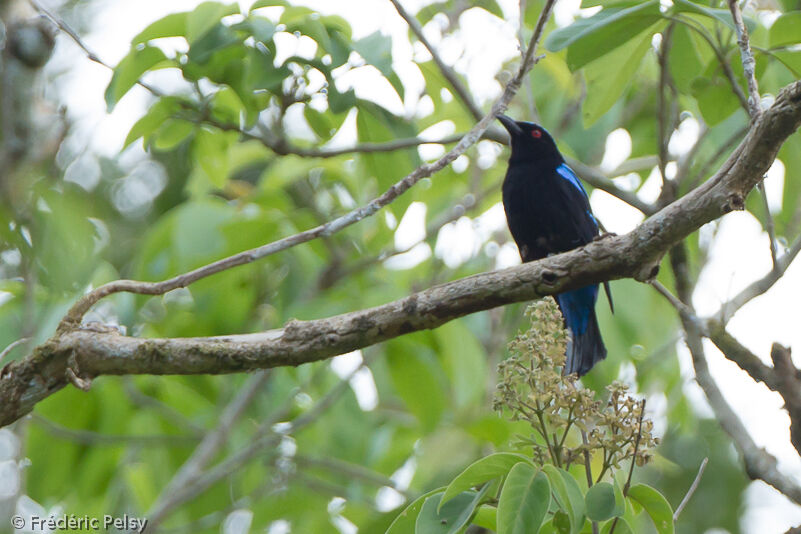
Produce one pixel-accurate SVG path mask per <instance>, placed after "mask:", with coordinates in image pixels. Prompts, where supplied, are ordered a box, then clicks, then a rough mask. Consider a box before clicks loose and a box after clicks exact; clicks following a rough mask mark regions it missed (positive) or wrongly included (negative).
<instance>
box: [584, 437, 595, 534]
mask: <svg viewBox="0 0 801 534" xmlns="http://www.w3.org/2000/svg"><path fill="white" fill-rule="evenodd" d="M581 442H582V443H583V444H584V474H585V475H586V477H587V488H588V489H589V488H591V487H592V465H591V464H590V451H589V450H588V449H587V444H588V443H589V440H587V432H586V431H585V430H584V429H581ZM590 525H591V526H592V534H598V522H597V521H591V522H590Z"/></svg>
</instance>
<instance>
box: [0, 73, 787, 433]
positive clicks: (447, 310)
mask: <svg viewBox="0 0 801 534" xmlns="http://www.w3.org/2000/svg"><path fill="white" fill-rule="evenodd" d="M800 125H801V81H798V82H795V83H793V84H791V85H790V86H788V87H786V88H785V89H784V90H782V91H781V92H780V93H779V95H778V96H777V98H776V100H775V102H774V104H773V106H771V108H770V109H768V110H766V111H765V112H764V113H763V114H762V115H761V116H760V117H759V119H758V120H757V121H756V122H755V123H754V126H753V128H752V129H751V130H750V131H749V134H748V135H747V136H746V138H745V139H744V140H743V142H742V143H741V144H740V146H739V147H738V148H737V149H736V150H735V151H734V153H733V154H732V155H731V157H730V158H729V159H728V160H727V162H726V163H725V164H724V166H723V167H722V168H721V169H720V171H719V172H718V173H717V174H716V175H715V176H714V177H712V178H711V179H710V180H709V181H707V182H706V183H704V184H703V185H701V186H700V187H698V188H697V189H695V190H694V191H692V192H690V193H688V194H687V195H685V196H684V197H682V198H680V199H679V200H677V201H675V202H673V203H672V204H670V205H668V206H666V207H665V208H664V209H662V210H660V211H659V212H658V213H656V214H654V215H653V216H652V217H650V218H648V219H647V220H645V221H644V222H643V223H642V224H641V225H640V226H638V227H637V228H636V229H635V230H633V231H632V232H631V233H629V234H626V235H624V236H612V237H607V238H605V239H603V240H600V241H596V242H593V243H590V244H588V245H587V246H585V247H582V248H580V249H576V250H573V251H570V252H567V253H564V254H560V255H557V256H552V257H549V258H545V259H543V260H540V261H536V262H531V263H527V264H524V265H520V266H516V267H512V268H509V269H505V270H502V271H495V272H489V273H482V274H478V275H475V276H471V277H468V278H464V279H461V280H456V281H453V282H449V283H446V284H443V285H439V286H435V287H432V288H430V289H427V290H425V291H421V292H419V293H415V294H413V295H410V296H408V297H406V298H403V299H400V300H397V301H395V302H391V303H388V304H385V305H383V306H378V307H375V308H370V309H366V310H360V311H355V312H351V313H347V314H343V315H338V316H334V317H328V318H324V319H317V320H312V321H290V322H289V323H288V324H287V325H285V326H284V328H282V329H279V330H273V331H268V332H263V333H259V334H249V335H238V336H224V337H213V338H181V339H137V338H131V337H127V336H122V335H120V334H119V333H117V332H116V331H113V330H107V331H106V330H101V331H97V330H92V329H86V328H77V327H75V326H73V327H72V328H67V329H62V330H60V331H58V332H57V333H56V335H55V336H54V337H53V338H51V339H50V340H48V341H47V342H45V343H44V344H42V345H40V346H39V347H37V348H36V349H35V351H34V353H33V354H32V355H30V356H28V357H26V358H24V359H22V360H19V361H15V362H12V363H10V364H8V365H7V366H6V367H5V368H3V370H2V371H0V425H7V424H9V423H11V422H13V421H15V420H16V419H18V418H20V417H21V416H23V415H25V414H26V413H28V412H29V411H30V410H31V409H32V408H33V406H34V405H35V404H36V403H37V402H39V401H40V400H42V399H44V398H46V397H48V396H49V395H51V394H53V393H54V392H55V391H57V390H59V389H61V388H62V387H64V386H65V385H66V384H67V381H68V378H67V375H68V370H69V371H71V372H73V373H74V374H75V375H77V376H80V377H86V378H93V377H96V376H100V375H104V374H111V375H120V374H201V373H202V374H208V373H213V374H220V373H231V372H240V371H246V370H251V369H264V368H270V367H277V366H286V365H301V364H303V363H307V362H312V361H318V360H322V359H325V358H328V357H331V356H334V355H336V354H342V353H345V352H349V351H352V350H356V349H359V348H363V347H366V346H369V345H373V344H375V343H379V342H381V341H386V340H388V339H392V338H394V337H397V336H401V335H403V334H406V333H409V332H414V331H418V330H424V329H431V328H436V327H437V326H440V325H442V324H444V323H446V322H448V321H451V320H453V319H456V318H458V317H462V316H464V315H467V314H470V313H475V312H477V311H482V310H488V309H490V308H494V307H496V306H502V305H505V304H509V303H512V302H522V301H527V300H532V299H535V298H538V297H541V296H544V295H551V294H555V293H559V292H563V291H565V290H569V289H574V288H578V287H582V286H585V285H588V284H590V283H599V282H602V281H604V280H611V279H617V278H624V277H633V278H636V279H638V280H648V279H650V278H653V276H655V274H656V272H657V271H658V266H659V263H660V261H661V258H662V256H663V255H664V254H665V253H666V252H667V251H668V250H669V249H670V248H671V247H672V246H673V245H674V244H676V243H677V242H679V241H680V240H681V239H683V238H685V237H686V236H687V235H689V234H690V233H692V232H694V231H695V230H697V229H698V228H699V227H700V226H702V225H703V224H706V223H707V222H709V221H712V220H714V219H717V218H718V217H720V216H721V215H723V214H725V213H727V212H729V211H732V210H734V209H743V205H744V199H745V195H746V194H747V193H748V192H749V191H750V190H751V189H752V188H753V187H754V186H755V185H756V184H757V183H759V181H760V180H761V179H762V177H763V175H764V172H765V171H766V170H767V169H768V168H769V167H770V165H771V164H772V163H773V160H774V159H775V157H776V154H777V152H778V150H779V148H780V147H781V145H782V143H783V142H784V140H785V139H786V138H787V137H788V136H789V135H790V134H792V133H793V132H794V131H795V130H796V129H797V128H798V127H799V126H800Z"/></svg>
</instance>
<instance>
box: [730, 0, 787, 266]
mask: <svg viewBox="0 0 801 534" xmlns="http://www.w3.org/2000/svg"><path fill="white" fill-rule="evenodd" d="M729 11H731V16H732V19H734V27H735V30H736V31H737V44H738V45H739V46H740V58H741V59H742V62H743V75H744V76H745V79H746V82H747V83H748V114H749V115H750V116H751V121H752V122H753V121H755V120H756V119H757V118H758V117H759V115H760V114H761V113H762V106H761V98H760V96H759V86H758V85H757V80H756V73H755V72H754V69H755V67H756V61H755V60H754V53H753V52H752V51H751V46H750V44H749V42H748V41H749V40H748V29H746V27H745V23H744V22H743V13H742V11H740V4H739V3H738V1H737V0H729ZM757 189H758V190H759V195H760V196H761V197H762V205H763V207H764V208H765V229H766V230H767V232H768V237H770V257H771V260H773V268H774V269H777V268H778V264H777V261H776V231H775V226H776V225H775V224H774V222H773V215H772V214H771V212H770V206H769V205H768V195H767V193H766V192H765V184H764V183H763V182H759V184H757Z"/></svg>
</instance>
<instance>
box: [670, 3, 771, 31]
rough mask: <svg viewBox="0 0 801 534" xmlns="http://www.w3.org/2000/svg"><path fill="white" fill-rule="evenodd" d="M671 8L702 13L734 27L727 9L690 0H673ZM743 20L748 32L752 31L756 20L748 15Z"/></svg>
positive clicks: (683, 11) (678, 10)
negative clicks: (706, 5)
mask: <svg viewBox="0 0 801 534" xmlns="http://www.w3.org/2000/svg"><path fill="white" fill-rule="evenodd" d="M673 10H674V11H675V12H677V13H696V14H698V15H703V16H705V17H709V18H712V19H715V20H718V21H720V22H722V23H723V24H725V25H726V26H728V27H729V28H731V29H732V30H734V29H736V27H735V25H734V19H732V18H731V12H730V11H729V10H728V9H720V8H711V7H705V6H703V5H701V4H696V3H695V2H691V1H690V0H675V1H674V2H673ZM743 22H745V26H746V29H747V30H748V31H749V32H753V31H754V29H755V28H756V22H754V20H752V19H750V18H748V17H743Z"/></svg>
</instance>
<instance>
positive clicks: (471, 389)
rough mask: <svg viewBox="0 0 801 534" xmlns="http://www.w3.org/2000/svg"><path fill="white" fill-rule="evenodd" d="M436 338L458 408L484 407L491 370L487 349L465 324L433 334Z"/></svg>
mask: <svg viewBox="0 0 801 534" xmlns="http://www.w3.org/2000/svg"><path fill="white" fill-rule="evenodd" d="M434 336H435V337H436V339H437V342H438V345H439V353H440V355H441V356H442V359H443V366H444V367H445V372H447V373H448V378H450V382H451V391H452V393H451V397H452V398H453V399H454V403H455V405H456V407H457V408H461V409H466V408H467V407H469V406H470V405H471V404H478V403H481V402H482V400H483V396H484V391H485V389H486V377H487V372H488V370H487V360H486V357H485V354H484V349H483V347H482V346H481V344H480V343H479V342H478V339H476V336H475V334H474V333H473V332H471V331H470V329H469V328H467V326H465V324H464V323H463V322H461V321H452V322H450V323H447V324H445V325H443V326H441V327H439V328H437V329H436V330H434Z"/></svg>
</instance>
